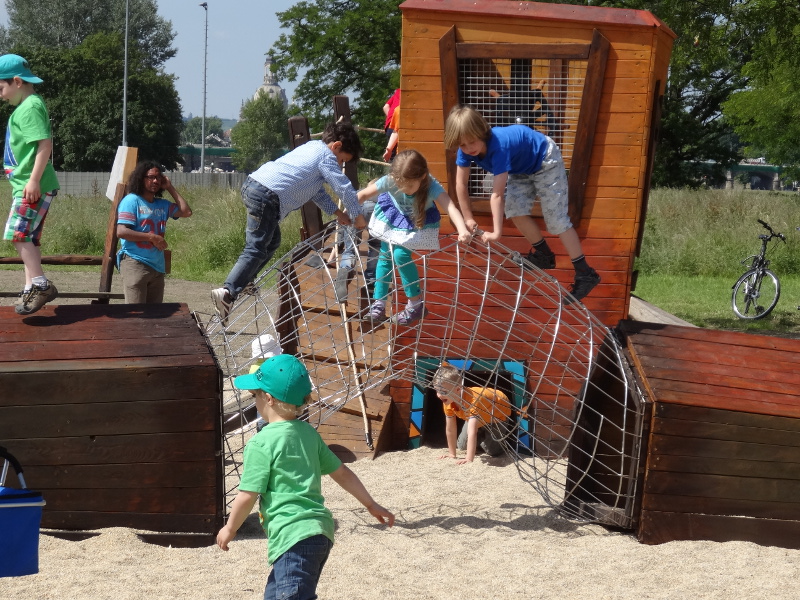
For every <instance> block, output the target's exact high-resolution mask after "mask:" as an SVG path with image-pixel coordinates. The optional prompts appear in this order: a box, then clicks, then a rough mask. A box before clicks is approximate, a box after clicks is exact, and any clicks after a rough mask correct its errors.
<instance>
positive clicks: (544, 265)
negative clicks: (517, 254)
mask: <svg viewBox="0 0 800 600" xmlns="http://www.w3.org/2000/svg"><path fill="white" fill-rule="evenodd" d="M525 260H526V261H528V262H529V263H530V264H532V265H534V266H536V267H539V268H540V269H554V268H555V266H556V255H555V254H553V253H552V252H539V251H538V250H536V251H535V252H528V256H526V257H525ZM522 266H526V265H525V263H522Z"/></svg>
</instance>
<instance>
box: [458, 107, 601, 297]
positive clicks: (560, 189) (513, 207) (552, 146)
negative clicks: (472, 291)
mask: <svg viewBox="0 0 800 600" xmlns="http://www.w3.org/2000/svg"><path fill="white" fill-rule="evenodd" d="M444 144H445V147H446V148H448V149H450V148H458V153H457V155H456V167H457V169H456V193H457V196H458V204H459V206H460V207H461V212H462V213H463V215H464V221H465V222H466V225H467V229H470V230H474V228H475V227H477V223H476V222H475V219H474V218H473V216H472V206H471V204H470V199H469V190H468V181H469V170H470V165H471V164H472V163H473V162H474V163H476V164H477V165H478V166H479V167H481V168H483V169H484V170H486V171H488V172H489V173H491V174H492V175H494V181H493V184H492V186H493V187H492V196H491V199H490V200H489V204H490V206H491V208H492V223H493V225H494V231H493V232H485V233H484V234H483V236H482V239H483V241H484V242H491V241H494V240H499V239H500V236H501V235H502V229H503V213H504V211H505V216H506V217H507V218H509V219H511V220H512V221H513V222H514V225H515V226H516V228H517V229H518V230H519V232H520V233H521V234H522V235H524V236H525V238H526V239H527V240H528V241H529V242H530V243H531V251H530V252H529V253H528V255H527V256H526V257H524V259H523V262H522V264H523V266H524V267H529V265H535V266H537V267H539V268H540V269H552V268H554V267H555V266H556V257H555V254H553V251H552V250H550V247H549V246H548V245H547V240H545V239H544V237H542V233H541V231H540V230H539V226H538V225H537V224H536V221H535V220H534V218H533V217H532V216H531V210H532V209H533V203H534V201H535V200H536V197H537V196H538V197H539V199H540V201H541V204H542V216H544V222H545V224H546V225H547V230H548V231H549V232H550V233H554V234H556V235H557V236H558V237H559V239H560V240H561V243H562V244H564V248H566V250H567V253H568V254H569V257H570V259H571V260H572V266H573V268H574V269H575V283H574V284H573V285H572V289H571V290H570V291H571V292H572V297H573V298H574V299H575V300H582V299H583V298H584V297H585V296H586V295H587V294H588V293H589V292H591V291H592V290H593V289H594V288H595V287H596V286H597V284H598V283H600V275H598V274H597V271H595V270H594V269H593V268H592V267H590V266H589V265H588V264H587V263H586V257H585V256H584V254H583V249H582V246H581V240H580V238H579V237H578V233H577V232H576V231H575V228H574V227H573V226H572V222H571V221H570V218H569V214H568V212H567V210H568V208H569V206H568V196H567V173H566V171H565V169H564V161H563V160H562V159H561V151H560V150H559V149H558V146H557V145H556V143H555V142H554V141H553V140H552V139H550V138H549V137H547V136H546V135H544V134H543V133H540V132H538V131H536V130H535V129H531V128H530V127H528V126H526V125H510V126H508V127H491V126H490V125H489V123H488V122H487V121H486V119H485V118H484V117H483V115H481V113H479V112H478V111H477V110H475V109H474V108H471V107H469V106H456V107H454V108H453V110H451V111H450V115H449V116H448V117H447V121H446V123H445V126H444ZM571 302H572V299H571V298H565V299H564V304H569V303H571Z"/></svg>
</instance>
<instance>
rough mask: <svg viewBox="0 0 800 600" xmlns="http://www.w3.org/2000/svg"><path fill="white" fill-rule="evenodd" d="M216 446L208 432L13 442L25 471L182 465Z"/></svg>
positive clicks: (36, 439) (32, 439)
mask: <svg viewBox="0 0 800 600" xmlns="http://www.w3.org/2000/svg"><path fill="white" fill-rule="evenodd" d="M217 446H218V443H217V441H216V440H215V436H214V435H211V434H209V433H207V432H199V433H196V432H187V433H157V434H145V435H142V434H138V435H114V436H97V437H89V436H87V437H63V438H58V439H40V438H28V439H24V440H23V439H21V440H18V441H16V442H15V443H14V456H16V457H17V460H19V461H20V463H21V464H23V465H25V467H26V468H27V467H29V466H35V465H51V466H52V465H102V464H117V463H126V462H128V463H142V462H144V463H150V462H168V463H181V462H192V461H195V460H197V456H198V455H206V456H214V455H215V452H216V451H217V450H218V448H217ZM205 453H207V454H205Z"/></svg>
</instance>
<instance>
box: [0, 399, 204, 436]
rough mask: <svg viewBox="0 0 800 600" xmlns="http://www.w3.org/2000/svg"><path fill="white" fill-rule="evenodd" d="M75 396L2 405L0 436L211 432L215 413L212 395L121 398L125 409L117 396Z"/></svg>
mask: <svg viewBox="0 0 800 600" xmlns="http://www.w3.org/2000/svg"><path fill="white" fill-rule="evenodd" d="M213 392H214V390H213V389H211V390H209V393H213ZM106 398H107V396H106ZM76 400H77V401H81V403H80V404H75V403H73V404H68V403H59V404H38V405H35V406H20V407H15V406H8V405H6V406H4V407H3V409H2V415H3V420H2V422H0V439H3V440H6V441H10V440H15V439H30V438H39V439H41V438H61V437H63V436H70V437H71V436H81V435H86V436H101V435H130V434H139V433H175V432H199V431H212V432H213V431H214V429H215V427H216V426H217V424H216V421H217V420H218V419H219V400H218V399H217V398H216V397H211V398H186V399H180V400H161V401H158V402H151V401H147V400H144V401H140V402H126V403H125V405H124V409H123V408H122V406H121V405H120V404H119V403H118V402H116V401H114V402H92V403H88V402H82V400H83V398H82V397H77V398H76V397H73V398H72V401H73V402H75V401H76Z"/></svg>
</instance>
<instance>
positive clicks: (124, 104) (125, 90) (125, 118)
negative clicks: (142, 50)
mask: <svg viewBox="0 0 800 600" xmlns="http://www.w3.org/2000/svg"><path fill="white" fill-rule="evenodd" d="M130 14H131V9H130V0H125V66H124V69H123V70H124V73H123V74H122V145H123V146H127V145H128V21H129V20H130Z"/></svg>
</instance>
